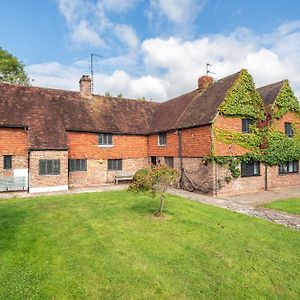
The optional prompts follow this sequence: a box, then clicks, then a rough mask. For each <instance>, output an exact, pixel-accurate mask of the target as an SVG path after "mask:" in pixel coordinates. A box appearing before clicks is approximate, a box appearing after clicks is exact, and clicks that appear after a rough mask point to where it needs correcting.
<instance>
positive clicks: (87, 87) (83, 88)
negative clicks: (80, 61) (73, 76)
mask: <svg viewBox="0 0 300 300" xmlns="http://www.w3.org/2000/svg"><path fill="white" fill-rule="evenodd" d="M79 87H80V92H81V94H83V95H84V96H88V95H91V93H92V79H91V78H90V76H89V75H82V76H81V78H80V80H79Z"/></svg>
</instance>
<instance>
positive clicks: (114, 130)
mask: <svg viewBox="0 0 300 300" xmlns="http://www.w3.org/2000/svg"><path fill="white" fill-rule="evenodd" d="M246 75H247V76H248V75H249V74H248V73H247V71H246V70H241V71H240V72H238V73H236V74H233V75H231V76H228V77H225V78H223V79H220V80H218V81H216V82H213V79H212V78H211V77H208V76H203V77H200V79H199V81H198V88H197V89H195V90H194V91H192V92H189V93H186V94H184V95H181V96H178V97H176V98H173V99H171V100H168V101H166V102H163V103H156V102H150V101H142V100H133V99H123V98H117V97H104V96H98V95H94V94H91V92H90V91H91V80H90V78H89V77H88V76H82V78H81V79H80V82H79V83H80V92H71V91H62V90H55V89H46V88H38V87H28V86H19V85H11V84H4V83H0V160H1V161H0V178H2V179H3V178H6V177H7V178H8V177H10V178H14V177H23V178H24V180H25V188H26V189H27V190H28V191H29V192H32V193H34V192H44V191H58V190H67V189H68V188H69V187H87V186H97V185H100V184H104V183H110V182H113V178H114V174H115V172H116V171H117V170H124V171H127V172H131V173H134V172H135V171H136V170H138V169H140V168H143V167H148V166H150V165H151V164H159V163H163V164H167V165H169V166H172V167H174V168H177V169H178V170H181V182H182V187H184V188H187V189H197V190H200V191H202V192H206V193H211V194H214V195H216V194H231V193H242V192H249V191H257V190H263V189H265V188H266V187H267V186H268V188H277V187H280V186H282V185H285V186H290V185H297V184H299V178H300V177H299V176H300V175H299V173H298V169H299V168H298V167H297V166H298V162H291V163H290V164H287V166H272V167H268V166H266V168H263V167H262V166H260V164H259V162H252V161H251V162H250V163H248V164H245V163H241V165H240V166H238V167H239V169H240V170H241V176H238V177H237V178H234V179H232V180H230V181H229V180H225V179H227V178H228V177H229V176H228V168H227V167H225V166H222V165H219V164H217V163H216V162H215V161H210V160H207V159H206V158H207V157H209V156H212V154H213V155H214V156H216V157H217V156H220V157H221V156H222V157H223V156H224V157H234V158H235V157H239V156H241V155H244V154H245V153H247V152H248V151H249V149H247V146H245V145H244V144H243V145H240V144H238V143H235V142H232V141H231V142H230V143H228V141H224V140H220V139H218V138H217V134H216V133H217V132H220V131H221V130H223V131H225V130H226V131H229V132H233V133H238V134H243V131H244V129H245V128H244V127H245V124H246V123H245V120H247V119H245V118H244V117H243V115H238V116H235V115H234V116H231V115H230V114H229V115H226V113H225V114H224V113H223V112H222V111H221V109H220V108H221V107H222V105H223V104H224V103H226V101H229V100H228V94H229V92H230V91H231V90H232V89H234V88H236V87H238V86H239V84H240V82H241V80H242V78H243V76H246ZM249 76H250V75H249ZM284 83H286V81H282V82H279V83H275V84H273V85H269V86H266V87H262V88H260V89H258V90H257V91H256V90H255V87H254V84H253V86H252V85H251V88H252V89H253V91H255V92H253V93H254V94H255V93H256V94H255V95H254V94H253V95H254V96H255V97H257V95H259V100H256V102H253V107H255V106H257V105H261V108H262V109H270V110H276V105H277V104H276V99H277V96H278V95H279V94H280V91H281V89H282V87H283V85H284ZM248 94H249V93H248V91H241V92H240V94H239V97H241V99H244V98H245V99H246V98H247V99H248V98H249V95H248ZM254 96H253V97H254ZM251 97H252V96H251ZM251 97H250V98H251ZM250 100H251V99H250ZM234 101H239V99H234ZM241 101H242V100H241ZM257 101H258V102H259V101H261V104H260V102H259V103H258V102H257ZM250 102H251V101H250ZM250 102H249V103H250ZM257 103H258V104H257ZM247 105H250V106H251V105H252V104H251V103H250V104H247ZM287 124H296V125H297V124H299V118H298V115H297V113H295V112H293V111H287V112H286V113H285V114H283V115H282V116H280V118H277V119H276V120H274V122H272V126H274V127H276V128H277V129H279V130H281V131H283V132H287V130H288V128H287V127H288V125H287ZM246 125H247V124H246ZM248 125H249V124H248ZM297 126H298V125H297ZM246 127H247V126H246ZM245 134H249V136H250V135H255V133H249V132H248V133H245ZM243 164H244V165H243ZM244 170H247V172H244ZM249 170H250V171H249ZM278 170H279V171H278ZM285 170H286V172H285ZM290 170H291V172H290ZM266 172H267V173H266ZM224 178H225V179H224ZM0 182H1V179H0ZM266 185H267V186H266ZM0 187H1V184H0Z"/></svg>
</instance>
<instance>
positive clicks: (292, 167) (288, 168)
mask: <svg viewBox="0 0 300 300" xmlns="http://www.w3.org/2000/svg"><path fill="white" fill-rule="evenodd" d="M278 167H279V170H278V171H279V174H288V173H298V172H299V161H298V160H294V161H289V162H288V163H285V164H282V165H279V166H278Z"/></svg>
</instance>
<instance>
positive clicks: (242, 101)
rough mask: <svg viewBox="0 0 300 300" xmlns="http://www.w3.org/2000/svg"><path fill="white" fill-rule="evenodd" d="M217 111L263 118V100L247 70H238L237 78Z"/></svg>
mask: <svg viewBox="0 0 300 300" xmlns="http://www.w3.org/2000/svg"><path fill="white" fill-rule="evenodd" d="M219 112H220V113H221V114H222V115H224V116H228V117H249V118H252V119H255V120H256V119H264V107H263V102H262V100H261V98H260V95H259V93H258V92H257V90H256V89H255V85H254V82H253V79H252V77H251V75H250V74H249V73H248V71H247V70H245V69H243V70H241V71H240V73H239V75H238V78H237V79H236V80H235V82H234V83H233V85H232V87H231V88H230V89H229V90H228V91H227V93H226V96H225V99H224V101H223V103H222V104H221V105H220V107H219Z"/></svg>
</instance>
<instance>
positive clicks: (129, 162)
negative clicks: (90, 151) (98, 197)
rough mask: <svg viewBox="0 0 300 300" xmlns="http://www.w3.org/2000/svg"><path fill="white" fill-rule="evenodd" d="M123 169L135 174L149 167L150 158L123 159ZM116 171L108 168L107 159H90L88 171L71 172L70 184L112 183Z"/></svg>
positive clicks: (80, 185) (95, 184)
mask: <svg viewBox="0 0 300 300" xmlns="http://www.w3.org/2000/svg"><path fill="white" fill-rule="evenodd" d="M122 165H123V170H124V171H126V172H130V173H132V174H134V173H135V172H136V171H137V170H139V169H141V168H145V167H149V160H148V158H137V159H123V161H122ZM114 174H115V171H108V170H107V160H102V159H100V160H96V159H88V161H87V171H80V172H70V173H69V185H70V186H71V187H84V186H97V185H100V184H105V183H112V182H113V180H114Z"/></svg>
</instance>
